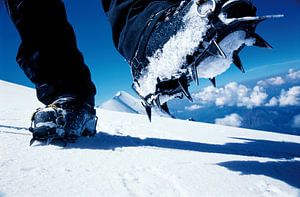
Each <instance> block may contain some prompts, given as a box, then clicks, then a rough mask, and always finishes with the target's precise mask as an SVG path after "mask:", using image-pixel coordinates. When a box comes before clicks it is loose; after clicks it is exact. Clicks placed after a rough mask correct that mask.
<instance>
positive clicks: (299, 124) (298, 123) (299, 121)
mask: <svg viewBox="0 0 300 197" xmlns="http://www.w3.org/2000/svg"><path fill="white" fill-rule="evenodd" d="M293 127H294V128H300V114H298V115H296V116H294V121H293Z"/></svg>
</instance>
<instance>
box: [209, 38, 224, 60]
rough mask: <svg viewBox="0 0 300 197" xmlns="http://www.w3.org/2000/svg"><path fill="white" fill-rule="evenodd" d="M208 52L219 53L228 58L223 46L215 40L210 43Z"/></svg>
mask: <svg viewBox="0 0 300 197" xmlns="http://www.w3.org/2000/svg"><path fill="white" fill-rule="evenodd" d="M208 52H209V53H211V54H212V55H218V56H221V57H223V58H226V55H225V53H224V51H223V50H222V49H221V47H220V46H219V45H218V43H217V42H216V41H215V40H213V41H212V43H211V44H210V46H209V49H208Z"/></svg>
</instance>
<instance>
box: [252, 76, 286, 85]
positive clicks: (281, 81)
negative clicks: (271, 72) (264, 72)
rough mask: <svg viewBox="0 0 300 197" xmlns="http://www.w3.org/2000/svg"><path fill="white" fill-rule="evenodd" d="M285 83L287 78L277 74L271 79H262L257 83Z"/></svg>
mask: <svg viewBox="0 0 300 197" xmlns="http://www.w3.org/2000/svg"><path fill="white" fill-rule="evenodd" d="M284 83H285V80H284V79H283V78H282V77H280V76H277V77H272V78H269V79H266V80H261V81H259V82H257V85H259V86H267V85H275V86H276V85H282V84H284Z"/></svg>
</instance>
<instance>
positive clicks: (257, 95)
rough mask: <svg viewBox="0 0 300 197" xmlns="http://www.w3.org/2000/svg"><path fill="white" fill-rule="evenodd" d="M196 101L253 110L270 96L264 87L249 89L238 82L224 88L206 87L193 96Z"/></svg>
mask: <svg viewBox="0 0 300 197" xmlns="http://www.w3.org/2000/svg"><path fill="white" fill-rule="evenodd" d="M193 97H194V98H195V100H197V101H199V102H200V103H203V104H215V105H216V106H226V105H227V106H239V107H243V106H245V107H247V108H253V107H255V106H260V105H262V104H264V103H265V100H266V99H267V97H268V95H267V93H266V92H265V90H264V88H263V87H260V86H255V87H254V88H252V89H251V88H248V87H246V86H244V85H241V84H238V83H236V82H231V83H228V84H227V85H225V86H224V87H223V88H214V87H212V86H209V87H206V88H204V89H203V91H200V92H198V93H195V94H194V95H193Z"/></svg>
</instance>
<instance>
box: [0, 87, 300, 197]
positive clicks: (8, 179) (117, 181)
mask: <svg viewBox="0 0 300 197" xmlns="http://www.w3.org/2000/svg"><path fill="white" fill-rule="evenodd" d="M40 106H42V105H41V104H40V103H39V102H38V101H37V100H36V99H35V92H34V91H33V90H32V89H29V88H25V87H21V86H18V85H14V84H11V83H7V82H4V81H0V196H172V197H173V196H272V197H274V196H280V197H282V196H300V181H299V180H300V137H299V136H293V135H285V134H277V133H271V132H264V131H255V130H247V129H240V128H233V127H225V126H220V125H212V124H204V123H197V122H190V121H183V120H174V119H171V118H163V117H153V120H152V123H149V121H148V118H147V117H146V116H145V115H139V114H130V113H122V112H114V111H109V110H103V109H98V110H97V114H98V116H99V124H98V126H97V130H98V133H97V135H96V136H95V137H91V138H80V139H79V140H78V142H77V143H74V144H68V146H67V147H65V148H63V147H62V146H61V145H60V144H59V143H57V144H56V145H49V146H44V145H41V144H39V143H35V144H34V145H33V146H32V147H30V146H29V140H30V138H31V135H30V133H29V131H28V130H27V129H26V128H27V127H28V126H29V124H30V116H31V113H32V112H33V111H34V110H35V108H37V107H40Z"/></svg>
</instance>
